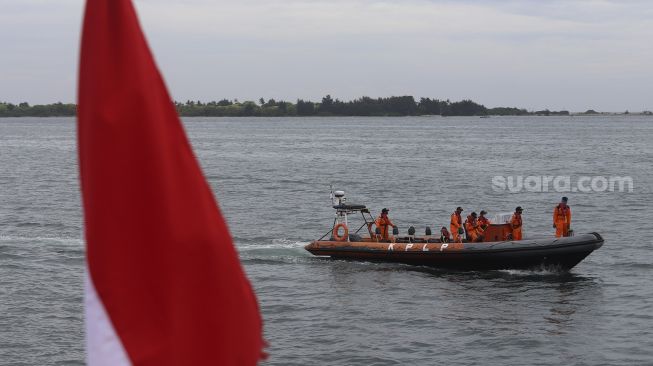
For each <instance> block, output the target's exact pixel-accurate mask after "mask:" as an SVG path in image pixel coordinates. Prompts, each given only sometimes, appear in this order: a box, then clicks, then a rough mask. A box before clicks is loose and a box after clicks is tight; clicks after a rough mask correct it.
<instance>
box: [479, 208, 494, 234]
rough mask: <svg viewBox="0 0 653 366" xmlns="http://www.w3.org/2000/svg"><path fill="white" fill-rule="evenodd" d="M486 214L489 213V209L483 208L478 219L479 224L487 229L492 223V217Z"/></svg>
mask: <svg viewBox="0 0 653 366" xmlns="http://www.w3.org/2000/svg"><path fill="white" fill-rule="evenodd" d="M485 215H487V211H485V210H481V213H480V214H479V216H478V219H477V221H478V226H479V227H480V228H481V229H483V230H485V229H487V227H488V226H490V224H491V223H492V222H491V221H490V219H488V218H487V217H485Z"/></svg>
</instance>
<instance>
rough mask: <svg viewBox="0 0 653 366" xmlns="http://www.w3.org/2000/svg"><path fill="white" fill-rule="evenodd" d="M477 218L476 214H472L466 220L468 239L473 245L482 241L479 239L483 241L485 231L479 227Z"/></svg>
mask: <svg viewBox="0 0 653 366" xmlns="http://www.w3.org/2000/svg"><path fill="white" fill-rule="evenodd" d="M476 216H477V215H476V212H472V213H471V215H469V216H467V220H465V230H467V239H468V240H469V241H470V242H472V243H475V242H477V241H480V240H479V239H481V238H482V235H483V230H481V228H480V227H479V226H478V221H477V219H476Z"/></svg>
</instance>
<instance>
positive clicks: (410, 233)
mask: <svg viewBox="0 0 653 366" xmlns="http://www.w3.org/2000/svg"><path fill="white" fill-rule="evenodd" d="M408 235H410V236H414V235H415V227H414V226H411V227H409V228H408Z"/></svg>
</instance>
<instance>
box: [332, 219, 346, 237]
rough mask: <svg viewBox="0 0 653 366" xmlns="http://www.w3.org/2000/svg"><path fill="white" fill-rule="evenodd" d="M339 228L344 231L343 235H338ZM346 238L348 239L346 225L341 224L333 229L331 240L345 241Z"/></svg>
mask: <svg viewBox="0 0 653 366" xmlns="http://www.w3.org/2000/svg"><path fill="white" fill-rule="evenodd" d="M340 228H344V229H345V233H344V234H343V235H340ZM348 237H349V228H348V227H347V225H345V223H344V222H341V223H339V224H337V225H336V226H334V227H333V238H334V239H336V241H345V240H346V239H347V238H348Z"/></svg>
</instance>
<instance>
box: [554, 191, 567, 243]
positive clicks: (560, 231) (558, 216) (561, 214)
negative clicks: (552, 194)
mask: <svg viewBox="0 0 653 366" xmlns="http://www.w3.org/2000/svg"><path fill="white" fill-rule="evenodd" d="M567 200H568V199H567V197H562V199H561V200H560V203H559V204H558V205H557V206H556V207H555V208H554V209H553V228H554V229H556V238H560V237H562V236H569V229H570V228H571V208H569V206H567Z"/></svg>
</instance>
